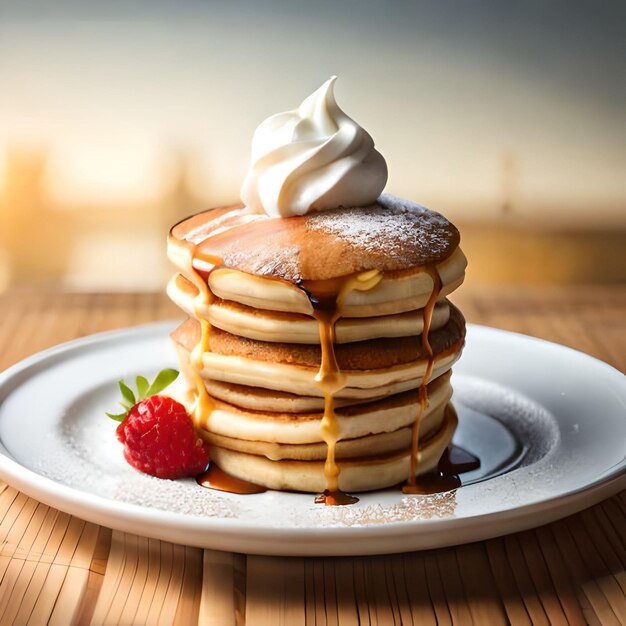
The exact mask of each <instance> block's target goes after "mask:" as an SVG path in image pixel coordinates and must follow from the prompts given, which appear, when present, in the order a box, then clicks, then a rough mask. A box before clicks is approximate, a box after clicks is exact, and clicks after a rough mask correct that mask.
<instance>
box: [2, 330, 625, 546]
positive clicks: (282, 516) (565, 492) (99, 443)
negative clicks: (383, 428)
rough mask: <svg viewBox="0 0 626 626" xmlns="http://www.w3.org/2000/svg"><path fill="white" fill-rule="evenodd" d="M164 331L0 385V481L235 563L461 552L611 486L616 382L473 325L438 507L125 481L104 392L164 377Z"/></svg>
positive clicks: (11, 376)
mask: <svg viewBox="0 0 626 626" xmlns="http://www.w3.org/2000/svg"><path fill="white" fill-rule="evenodd" d="M172 327H173V326H172V324H170V323H159V324H150V325H147V326H141V327H137V328H129V329H125V330H120V331H114V332H109V333H103V334H100V335H94V336H91V337H86V338H84V339H80V340H77V341H73V342H70V343H67V344H64V345H61V346H58V347H56V348H53V349H51V350H47V351H45V352H42V353H40V354H36V355H34V356H32V357H30V358H29V359H26V360H25V361H22V362H21V363H19V364H17V365H15V366H14V367H12V368H10V369H9V370H7V371H5V372H4V373H3V374H0V475H1V476H2V478H4V479H5V480H6V481H7V482H8V483H10V484H11V485H13V486H15V487H16V488H18V489H20V490H22V491H23V492H25V493H26V494H28V495H30V496H32V497H33V498H36V499H37V500H40V501H42V502H45V503H46V504H50V505H52V506H54V507H57V508H59V509H61V510H64V511H67V512H68V513H72V514H74V515H77V516H79V517H82V518H84V519H86V520H89V521H92V522H96V523H98V524H103V525H106V526H110V527H112V528H117V529H120V530H124V531H127V532H132V533H137V534H140V535H144V536H150V537H156V538H158V539H165V540H168V541H173V542H177V543H183V544H188V545H196V546H203V547H209V548H215V549H220V550H231V551H236V552H246V553H257V554H276V555H359V554H375V553H390V552H405V551H409V550H418V549H424V548H434V547H440V546H446V545H453V544H459V543H465V542H468V541H476V540H480V539H486V538H489V537H494V536H497V535H502V534H506V533H510V532H514V531H518V530H522V529H525V528H530V527H533V526H538V525H540V524H544V523H547V522H550V521H553V520H555V519H558V518H559V517H563V516H565V515H568V514H571V513H574V512H575V511H578V510H580V509H583V508H585V507H588V506H590V505H592V504H594V503H596V502H598V501H600V500H601V499H603V498H606V497H608V496H609V495H611V494H613V493H616V492H617V491H619V490H620V489H622V488H624V487H626V476H625V472H624V470H625V468H626V460H625V456H624V453H625V450H626V377H624V376H623V375H622V374H621V373H619V372H618V371H616V370H615V369H613V368H611V367H609V366H608V365H606V364H605V363H602V362H600V361H597V360H595V359H593V358H591V357H589V356H587V355H585V354H582V353H579V352H575V351H574V350H570V349H568V348H564V347H562V346H559V345H555V344H552V343H548V342H545V341H541V340H538V339H533V338H530V337H526V336H523V335H516V334H513V333H508V332H504V331H500V330H494V329H491V328H485V327H480V326H470V327H469V329H468V336H467V346H466V348H465V351H464V354H463V357H462V359H461V360H460V361H459V363H458V364H457V365H456V366H455V373H454V377H453V383H454V387H455V395H454V402H455V405H456V407H457V410H458V412H459V419H460V426H459V429H458V431H457V434H456V435H455V443H457V444H459V445H461V446H462V447H464V448H466V449H467V450H469V451H471V452H473V453H475V454H477V455H478V456H479V457H480V458H481V461H482V466H481V468H480V469H478V470H475V471H473V472H471V473H468V474H465V475H463V476H462V478H463V480H464V483H465V484H464V486H463V487H461V488H459V489H457V490H456V491H452V492H449V493H445V494H437V495H431V496H404V495H403V494H402V493H400V492H399V491H394V490H389V491H384V492H376V493H371V494H362V495H360V502H359V503H358V504H356V505H352V506H347V507H325V506H321V505H316V504H314V502H313V497H312V496H311V495H307V494H294V493H281V492H267V493H263V494H257V495H249V496H239V495H234V494H227V493H220V492H216V491H212V490H208V489H204V488H202V487H199V486H198V485H196V483H195V481H193V480H192V479H185V480H178V481H168V480H159V479H156V478H151V477H149V476H145V475H143V474H140V473H139V472H136V471H135V470H133V469H132V468H131V467H130V466H128V465H127V464H126V462H125V461H124V460H123V457H122V450H121V445H120V444H119V443H118V442H117V440H116V438H115V434H114V430H115V427H116V423H115V422H113V421H112V420H110V419H108V418H107V417H105V415H104V411H105V410H106V411H112V410H113V409H114V408H115V406H116V403H117V400H118V398H117V395H118V391H117V385H116V381H117V380H118V379H120V378H127V379H130V378H134V376H135V375H136V374H139V373H141V374H144V375H147V376H149V375H153V374H154V373H155V372H156V371H158V370H159V369H162V368H163V367H172V366H174V367H175V359H174V354H173V350H172V348H171V346H170V344H169V338H168V333H169V331H170V330H171V329H172Z"/></svg>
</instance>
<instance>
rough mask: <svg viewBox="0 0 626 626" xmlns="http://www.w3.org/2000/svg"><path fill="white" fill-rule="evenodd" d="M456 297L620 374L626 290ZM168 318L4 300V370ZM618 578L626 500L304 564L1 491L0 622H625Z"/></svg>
mask: <svg viewBox="0 0 626 626" xmlns="http://www.w3.org/2000/svg"><path fill="white" fill-rule="evenodd" d="M456 295H457V294H456V293H455V296H456ZM454 300H455V302H456V303H457V304H458V305H459V306H460V307H461V308H462V310H463V311H464V313H465V314H466V317H467V319H468V321H471V322H478V323H482V324H487V325H490V326H496V327H500V328H505V329H509V330H515V331H518V332H522V333H526V334H529V335H535V336H538V337H542V338H545V339H548V340H551V341H556V342H559V343H562V344H566V345H569V346H572V347H574V348H577V349H579V350H582V351H584V352H587V353H589V354H591V355H593V356H595V357H598V358H600V359H602V360H604V361H607V362H608V363H610V364H611V365H613V366H615V367H617V368H618V369H621V370H622V371H626V285H624V286H610V287H609V286H607V287H600V286H592V287H588V286H576V287H541V288H538V287H514V288H495V287H489V288H487V287H484V288H471V289H470V288H468V287H467V286H466V287H465V288H464V289H463V290H461V293H459V295H458V297H456V298H454ZM177 317H180V315H179V312H178V311H177V310H176V308H175V307H174V306H173V305H172V304H170V303H169V302H168V301H167V300H166V298H165V297H164V296H163V295H160V294H63V293H42V292H33V291H23V292H20V291H10V292H8V293H5V294H3V295H0V319H1V320H2V321H1V324H0V370H2V369H4V368H6V367H8V366H9V365H11V364H12V363H14V362H16V361H18V360H19V359H21V358H23V357H25V356H28V355H29V354H32V353H33V352H36V351H38V350H41V349H43V348H46V347H48V346H51V345H53V344H56V343H59V342H62V341H66V340H68V339H73V338H75V337H80V336H84V335H88V334H91V333H94V332H98V331H102V330H106V329H111V328H117V327H122V326H129V325H134V324H141V323H144V322H149V321H153V320H160V319H175V318H177ZM625 419H626V416H625ZM625 567H626V492H622V493H621V494H619V495H617V496H615V497H613V498H610V499H608V500H605V501H604V502H602V503H600V504H598V505H596V506H594V507H592V508H589V509H587V510H585V511H583V512H581V513H579V514H577V515H573V516H571V517H569V518H566V519H564V520H561V521H559V522H556V523H553V524H550V525H547V526H543V527H540V528H537V529H534V530H530V531H526V532H522V533H517V534H514V535H508V536H506V537H501V538H497V539H491V540H489V541H483V542H477V543H473V544H468V545H464V546H459V547H455V548H445V549H439V550H430V551H425V552H414V553H407V554H400V555H392V556H379V557H359V558H307V559H304V558H273V557H258V556H248V557H246V556H243V555H236V554H230V553H223V552H217V551H212V550H201V549H198V548H190V547H185V546H180V545H173V544H170V543H167V542H163V541H157V540H153V539H147V538H144V537H139V536H135V535H130V534H127V533H122V532H118V531H111V530H110V529H107V528H103V527H99V526H96V525H94V524H91V523H86V522H84V521H82V520H80V519H78V518H75V517H72V516H70V515H67V514H65V513H61V512H59V511H56V510H54V509H52V508H50V507H48V506H45V505H43V504H41V503H38V502H36V501H34V500H32V499H30V498H28V497H26V496H24V495H23V494H20V493H19V492H17V491H16V490H15V489H13V488H12V487H10V486H8V485H4V484H0V624H3V625H4V624H12V623H14V624H46V623H51V624H61V625H66V624H70V623H79V624H88V623H92V624H150V625H152V624H184V625H187V624H196V623H200V624H211V625H215V626H228V625H229V624H249V625H254V626H257V625H261V626H264V625H268V626H270V625H271V626H274V625H277V624H284V625H286V626H291V625H297V624H307V625H313V624H315V625H316V626H321V625H323V624H340V625H344V624H381V625H387V624H415V625H417V624H461V625H466V624H481V625H482V624H506V623H512V624H567V623H570V624H626V571H625Z"/></svg>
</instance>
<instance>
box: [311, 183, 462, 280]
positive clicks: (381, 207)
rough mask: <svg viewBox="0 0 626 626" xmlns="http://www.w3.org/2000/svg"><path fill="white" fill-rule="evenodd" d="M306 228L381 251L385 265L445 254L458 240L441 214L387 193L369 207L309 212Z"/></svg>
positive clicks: (413, 263)
mask: <svg viewBox="0 0 626 626" xmlns="http://www.w3.org/2000/svg"><path fill="white" fill-rule="evenodd" d="M307 228H308V229H309V230H313V231H316V230H321V231H324V232H327V233H331V234H333V235H335V237H337V239H338V240H340V241H343V242H346V243H347V244H349V245H350V247H352V248H356V249H358V250H361V251H365V252H368V253H377V252H381V253H383V254H384V256H385V257H386V258H387V266H388V267H387V269H403V268H405V267H411V266H416V265H422V264H427V263H431V262H433V261H435V260H437V259H440V258H445V257H446V256H447V255H448V254H449V253H450V252H451V251H452V250H454V248H455V247H456V245H457V243H458V231H457V230H456V228H455V227H454V226H453V225H452V224H451V223H450V222H449V221H448V220H447V219H446V218H445V217H444V216H443V215H441V214H439V213H436V212H435V211H430V210H429V209H426V208H425V207H423V206H421V205H419V204H415V203H414V202H410V201H408V200H404V199H402V198H398V197H396V196H392V195H391V194H383V195H382V196H381V197H380V198H379V199H378V202H377V203H376V204H374V205H372V206H369V207H355V208H340V209H336V210H334V211H325V212H322V213H318V214H316V215H311V216H309V217H307Z"/></svg>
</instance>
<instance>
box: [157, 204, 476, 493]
mask: <svg viewBox="0 0 626 626" xmlns="http://www.w3.org/2000/svg"><path fill="white" fill-rule="evenodd" d="M168 253H169V256H170V258H171V259H172V261H173V262H174V263H175V264H176V265H177V267H178V269H179V273H178V274H177V275H175V276H174V277H173V278H172V280H171V281H170V284H169V286H168V294H169V296H170V297H171V298H172V300H173V301H174V302H175V303H176V304H178V305H179V306H180V307H181V308H182V309H183V310H184V311H185V312H186V313H187V315H188V316H189V317H188V319H187V320H186V321H185V322H183V323H182V324H181V325H180V326H179V327H178V328H177V329H176V331H174V333H173V339H174V343H175V346H176V349H177V352H178V356H179V360H180V364H181V370H182V371H183V373H184V375H185V379H186V381H187V383H188V390H189V392H188V399H187V403H188V405H189V408H190V411H191V413H192V415H193V416H194V420H195V423H196V426H197V428H198V429H199V432H200V434H201V435H202V436H203V438H204V439H205V440H206V441H207V442H208V443H209V444H210V450H211V459H212V461H213V462H214V463H216V464H217V465H218V466H219V467H220V468H221V469H222V470H224V471H225V472H227V473H229V474H232V475H234V476H236V477H238V478H242V479H245V480H248V481H251V482H253V483H256V484H260V485H263V486H266V487H269V488H271V489H279V490H295V491H307V492H321V491H324V490H326V489H330V490H331V491H334V490H341V491H344V492H358V491H367V490H373V489H380V488H383V487H388V486H391V485H395V484H398V483H403V482H406V481H407V480H408V481H409V482H411V481H414V479H415V475H419V474H421V473H424V472H428V471H429V470H432V469H433V468H435V467H436V465H437V463H438V461H439V458H440V457H441V455H442V453H443V452H444V450H445V449H446V447H447V446H448V445H449V443H450V440H451V439H452V435H453V433H454V429H455V427H456V415H455V413H454V409H453V408H452V406H451V404H450V397H451V394H452V388H451V386H450V368H451V367H452V365H453V363H454V362H455V361H456V359H457V358H458V357H459V354H460V351H461V349H462V346H463V341H464V336H465V322H464V319H463V316H462V315H461V313H460V312H459V311H458V310H457V309H456V308H455V307H454V306H452V305H451V304H450V303H449V302H448V300H447V299H446V296H447V295H448V294H450V293H451V292H452V291H453V290H454V289H456V288H457V287H458V286H459V285H460V284H461V283H462V281H463V278H464V272H465V266H466V260H465V257H464V255H463V253H462V252H461V250H460V248H459V233H458V231H457V230H456V228H455V227H454V226H453V225H452V224H450V222H448V221H447V220H446V219H445V218H444V217H443V216H441V215H439V214H437V213H434V212H432V211H428V210H427V209H424V208H423V207H420V206H419V205H416V204H414V203H411V202H408V201H406V200H401V199H398V198H395V197H393V196H389V195H383V196H381V197H380V198H379V199H378V201H377V202H376V204H374V205H372V206H370V207H365V208H363V207H361V208H358V209H350V208H339V209H336V210H330V211H325V212H323V213H313V214H310V215H306V216H301V217H289V218H268V217H267V216H266V215H261V214H255V213H251V212H250V211H248V210H247V209H244V208H243V207H241V206H233V207H225V208H219V209H213V210H210V211H206V212H204V213H200V214H198V215H195V216H193V217H191V218H188V219H186V220H184V221H182V222H180V223H179V224H177V225H176V226H175V227H174V228H173V229H172V230H171V232H170V236H169V240H168ZM425 328H426V330H427V332H426V333H424V329H425Z"/></svg>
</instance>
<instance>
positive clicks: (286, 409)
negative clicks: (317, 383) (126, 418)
mask: <svg viewBox="0 0 626 626" xmlns="http://www.w3.org/2000/svg"><path fill="white" fill-rule="evenodd" d="M179 350H180V351H181V353H179V360H180V362H181V367H183V369H184V368H185V367H186V366H187V364H186V361H185V360H184V359H185V355H186V358H187V360H188V358H189V353H188V352H187V353H183V352H182V348H180V347H179ZM448 372H449V369H448V370H446V371H445V372H442V373H438V374H440V376H439V375H438V376H434V375H433V376H431V377H430V380H431V381H433V382H434V380H435V379H438V378H439V377H441V378H443V377H444V376H446V375H448ZM202 381H203V383H204V386H205V387H206V390H207V391H208V393H209V395H210V396H211V397H212V398H216V399H218V400H223V401H225V402H230V403H232V404H235V405H236V406H238V407H241V408H244V409H252V410H253V411H272V412H280V413H306V412H307V411H323V410H324V398H323V396H306V395H298V394H295V393H289V392H287V391H279V390H277V389H264V388H262V387H253V386H249V385H239V384H235V383H229V382H225V381H221V380H215V379H212V378H203V379H202ZM418 386H419V383H417V382H416V381H414V380H408V381H401V382H397V383H390V384H388V385H382V386H380V387H377V388H376V389H374V390H368V389H359V390H358V391H356V392H355V390H348V392H347V393H346V395H345V396H344V397H341V398H339V397H336V396H335V398H334V399H333V405H334V406H335V407H336V408H340V407H346V406H358V405H360V404H363V403H364V402H372V401H374V400H380V399H382V398H386V397H388V396H391V395H394V394H399V393H404V392H405V391H407V390H414V389H416V388H417V387H418ZM356 396H358V397H356Z"/></svg>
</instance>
